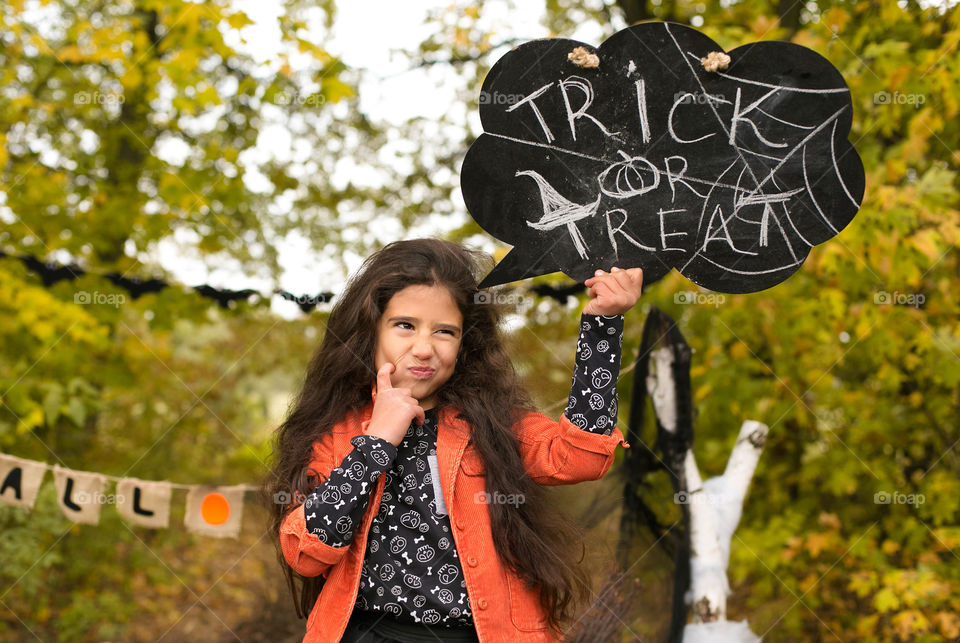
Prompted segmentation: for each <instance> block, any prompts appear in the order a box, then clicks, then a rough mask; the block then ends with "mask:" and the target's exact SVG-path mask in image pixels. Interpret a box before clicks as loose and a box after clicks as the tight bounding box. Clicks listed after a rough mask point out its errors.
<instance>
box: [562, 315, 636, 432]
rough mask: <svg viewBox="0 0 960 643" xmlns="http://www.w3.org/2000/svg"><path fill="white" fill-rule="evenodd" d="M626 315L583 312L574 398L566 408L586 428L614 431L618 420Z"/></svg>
mask: <svg viewBox="0 0 960 643" xmlns="http://www.w3.org/2000/svg"><path fill="white" fill-rule="evenodd" d="M622 341H623V315H588V314H585V313H584V314H581V315H580V338H579V340H578V341H577V360H576V364H575V365H574V367H573V382H572V384H571V386H570V400H569V401H568V402H567V408H566V410H565V411H564V412H563V414H564V415H566V416H567V419H569V420H570V421H571V422H573V423H574V424H576V425H577V426H579V427H580V428H581V429H583V430H584V431H589V432H591V433H600V434H603V435H610V434H611V433H613V429H614V427H615V426H616V423H617V378H618V377H619V375H620V349H621V343H622Z"/></svg>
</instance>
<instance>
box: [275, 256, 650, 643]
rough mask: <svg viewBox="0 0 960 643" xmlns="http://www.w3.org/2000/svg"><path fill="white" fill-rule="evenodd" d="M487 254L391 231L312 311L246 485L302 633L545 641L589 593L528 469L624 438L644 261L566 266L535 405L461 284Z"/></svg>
mask: <svg viewBox="0 0 960 643" xmlns="http://www.w3.org/2000/svg"><path fill="white" fill-rule="evenodd" d="M490 263H491V262H490V261H489V257H487V256H486V255H484V254H482V253H479V252H474V251H470V250H467V249H465V248H463V247H461V246H459V245H458V244H455V243H451V242H446V241H440V240H435V239H417V240H412V241H399V242H396V243H392V244H390V245H388V246H386V247H384V248H383V249H382V250H380V251H379V252H377V253H375V254H373V255H371V256H370V257H369V258H368V259H367V260H366V261H365V262H364V264H363V266H362V267H361V268H360V270H359V271H358V273H357V274H356V275H354V276H353V277H352V278H351V280H350V282H349V283H348V285H347V288H346V289H345V291H344V293H343V294H342V295H341V296H340V297H339V298H338V300H337V303H336V305H335V306H334V308H333V310H332V312H331V314H330V318H329V320H328V322H327V328H326V333H325V335H324V338H323V341H322V342H321V344H320V347H319V350H318V351H317V352H316V354H315V355H314V356H313V358H312V360H311V361H310V364H309V366H308V368H307V374H306V378H305V381H304V385H303V390H302V391H301V392H300V394H299V396H298V398H297V400H296V401H295V403H294V405H293V407H292V411H291V412H290V414H289V416H288V417H287V419H286V420H285V421H284V422H283V424H282V425H281V426H280V427H279V429H278V430H277V436H276V439H277V442H276V447H275V462H274V467H273V471H272V475H271V477H270V479H269V482H267V483H266V485H265V491H266V492H267V497H269V498H271V499H272V500H273V504H272V505H271V507H272V511H273V512H274V522H273V529H274V533H276V534H278V535H279V543H278V549H279V555H280V560H281V564H282V565H283V568H284V572H285V575H286V578H287V582H288V585H289V587H290V589H291V592H293V595H294V599H295V603H296V604H297V614H298V616H300V617H301V618H302V617H303V615H304V614H305V613H307V612H309V618H308V620H307V631H306V637H305V638H304V641H305V642H308V643H312V642H315V643H327V642H331V643H332V642H335V641H348V642H353V641H363V642H371V643H382V642H407V641H478V640H479V641H483V642H484V643H486V642H488V641H489V642H497V643H499V642H501V641H525V642H526V641H529V642H547V641H558V640H559V637H560V635H561V633H562V631H563V628H564V626H565V625H566V624H567V623H568V622H569V621H571V620H572V618H573V617H574V616H575V614H576V611H577V610H578V609H579V607H580V606H581V604H582V603H583V602H584V601H585V600H586V599H587V597H588V596H589V593H590V585H589V577H588V576H587V574H586V573H585V572H583V570H581V569H580V567H579V565H578V562H579V561H580V560H582V553H583V550H582V545H581V544H580V538H579V534H580V532H579V531H578V530H577V529H576V528H575V527H574V526H573V525H571V524H569V523H568V522H566V521H565V520H563V519H562V518H561V516H560V515H559V514H558V512H557V511H556V509H555V508H553V507H551V506H549V505H548V504H547V503H546V501H545V497H544V495H543V493H542V490H541V489H540V485H556V484H572V483H576V482H581V481H584V480H595V479H598V478H600V477H602V476H603V475H604V474H605V473H606V472H607V470H608V469H609V468H610V466H611V464H612V463H613V457H614V452H615V450H616V447H617V446H618V445H623V446H624V447H629V445H628V444H627V443H626V441H625V440H624V437H623V434H622V433H621V432H620V429H618V428H616V426H615V423H616V417H617V397H616V384H617V376H618V374H619V368H620V358H619V355H620V344H621V339H622V335H623V313H624V312H626V311H627V310H628V309H630V308H631V307H632V306H633V305H634V304H635V303H636V301H637V299H638V298H639V296H640V290H641V286H642V282H643V275H642V272H641V271H640V270H639V269H631V270H618V269H617V268H613V269H612V270H611V272H604V271H597V273H596V275H595V276H594V277H591V278H590V279H587V280H586V281H585V282H584V284H585V285H586V286H587V287H588V288H589V294H590V297H591V299H590V301H589V302H588V303H587V305H586V306H585V307H584V310H583V313H582V315H581V325H580V338H579V343H578V346H577V357H576V366H575V371H574V376H573V383H572V387H571V390H570V398H569V401H568V403H567V407H566V410H565V411H564V413H563V415H562V416H561V417H560V419H559V421H554V420H552V419H551V418H549V417H547V416H546V415H543V414H541V413H538V412H537V411H536V410H535V409H534V407H533V404H532V402H531V399H530V396H529V394H528V393H527V391H526V390H525V388H524V386H523V384H522V382H521V380H520V379H519V377H518V376H517V374H516V373H515V371H514V369H513V365H512V363H511V361H510V356H509V354H508V353H507V351H506V350H505V348H504V345H503V343H502V340H501V337H500V333H499V329H498V324H499V318H500V312H499V310H498V308H497V306H495V305H493V304H492V303H490V302H489V295H488V294H487V293H484V292H480V291H478V290H477V282H478V279H479V278H480V277H481V276H482V275H483V274H485V273H486V272H487V271H488V270H489V268H490ZM578 550H579V551H578ZM294 572H295V574H296V578H299V579H301V580H302V582H303V586H302V589H301V591H300V595H299V602H297V601H296V599H297V591H296V588H295V584H294Z"/></svg>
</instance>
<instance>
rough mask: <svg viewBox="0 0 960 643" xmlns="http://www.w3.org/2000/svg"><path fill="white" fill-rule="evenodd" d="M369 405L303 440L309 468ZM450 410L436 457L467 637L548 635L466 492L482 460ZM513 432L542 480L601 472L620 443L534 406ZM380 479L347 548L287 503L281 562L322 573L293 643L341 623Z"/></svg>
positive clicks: (343, 450) (355, 584)
mask: <svg viewBox="0 0 960 643" xmlns="http://www.w3.org/2000/svg"><path fill="white" fill-rule="evenodd" d="M373 398H374V399H376V392H374V393H373ZM372 413H373V404H372V402H371V404H370V405H369V406H367V407H366V408H365V409H364V410H363V411H362V412H359V413H357V412H353V413H350V414H348V415H347V417H346V418H345V419H343V420H341V421H340V422H338V423H337V425H336V426H335V427H334V428H333V431H332V432H331V433H328V434H325V435H324V436H323V438H321V439H320V440H318V441H317V442H315V443H314V444H313V454H312V455H313V457H312V460H311V462H310V465H309V466H311V467H313V469H314V470H316V471H317V473H318V474H320V475H322V476H323V479H324V480H325V479H326V478H327V477H328V476H329V475H330V472H331V471H332V470H333V469H334V468H335V467H336V466H338V465H339V464H340V462H341V461H342V460H343V458H344V457H345V456H346V455H347V454H348V453H349V452H350V451H351V450H352V449H353V445H352V444H350V438H352V437H354V436H356V435H360V434H362V433H365V432H366V430H367V426H368V425H369V424H370V416H371V414H372ZM455 415H456V413H455V412H454V411H453V410H452V409H449V408H441V409H440V412H439V416H438V421H439V422H438V423H439V427H438V433H437V459H438V461H439V465H440V471H441V475H442V479H441V481H440V482H441V486H442V488H443V499H444V502H445V503H446V506H447V510H448V512H449V517H450V526H451V531H452V534H453V540H454V543H455V544H456V547H457V555H458V558H459V560H460V563H461V565H462V566H463V574H464V580H465V581H466V584H467V594H468V597H469V601H470V610H471V612H472V614H473V621H474V625H475V627H476V629H477V636H478V638H479V639H480V641H481V643H507V642H509V643H514V642H516V641H522V642H524V643H556V641H557V640H558V639H557V638H556V637H555V636H554V635H553V634H552V633H551V630H550V629H549V628H548V627H547V625H546V622H545V620H544V615H543V610H542V609H541V607H540V602H539V600H538V598H537V594H536V592H535V591H534V590H531V589H529V588H527V587H526V586H525V584H524V582H523V580H522V579H520V578H519V577H518V576H516V574H514V573H513V572H512V570H510V569H509V568H508V567H504V566H503V565H502V564H501V563H500V559H499V558H498V556H497V553H496V548H495V547H494V544H493V536H492V534H491V530H490V517H489V514H488V512H487V506H486V504H484V503H483V502H477V501H476V500H475V497H476V494H479V493H483V492H484V491H485V486H484V474H485V468H484V463H483V460H482V459H481V458H480V455H479V454H478V453H477V452H476V450H475V449H474V447H473V445H472V444H470V431H469V425H468V424H467V423H466V422H464V421H463V420H460V419H457V418H455V417H454V416H455ZM515 430H516V432H517V437H518V438H519V440H520V448H521V452H522V455H523V462H524V467H525V468H526V470H527V473H528V474H529V475H530V477H531V478H533V480H534V481H536V482H537V483H538V484H543V485H557V484H573V483H576V482H582V481H584V480H597V479H599V478H602V477H603V476H604V474H606V472H607V471H608V470H609V469H610V465H611V464H613V454H614V451H616V448H617V445H620V444H622V445H623V446H624V447H626V448H630V445H629V444H627V442H626V440H625V439H624V437H623V434H622V433H621V432H620V429H619V428H614V431H613V433H612V434H611V435H598V434H595V433H590V432H587V431H584V430H582V429H580V428H579V427H578V426H577V425H575V424H573V423H572V422H570V420H568V419H567V418H566V416H563V415H561V416H560V420H559V421H554V420H552V419H550V418H549V417H547V416H546V415H544V414H542V413H528V414H527V415H525V416H524V418H523V419H522V420H521V421H520V422H519V423H518V424H517V425H516V426H515ZM384 478H385V476H380V477H379V478H378V479H377V482H376V484H375V485H374V488H373V490H372V491H371V493H370V501H369V504H368V505H367V509H366V512H365V513H364V515H363V519H362V521H361V524H360V527H359V528H358V529H357V531H356V533H355V534H354V537H353V540H352V541H351V543H350V545H349V546H347V547H331V546H330V545H327V544H325V543H322V542H320V539H319V538H317V536H315V535H314V534H311V533H310V532H308V531H307V528H306V519H305V517H304V513H303V505H302V504H301V505H299V506H298V507H296V508H295V509H294V510H293V511H290V512H289V513H288V514H287V516H286V517H285V518H284V521H283V523H282V524H281V526H280V544H281V548H282V549H283V555H284V558H286V560H287V562H288V563H289V564H290V566H291V567H292V568H293V569H294V570H295V571H296V572H297V573H298V574H300V575H302V576H317V575H320V574H322V575H323V576H324V577H325V578H326V582H325V583H324V586H323V590H322V591H321V593H320V596H319V597H318V598H317V602H316V604H315V605H314V606H313V609H312V610H311V612H310V617H309V618H308V619H307V631H306V636H304V639H303V643H336V642H337V641H339V640H340V637H341V636H342V635H343V632H344V630H346V627H347V621H349V620H350V615H351V613H352V612H353V606H354V601H355V600H356V598H357V590H358V588H359V586H360V574H361V565H362V563H363V556H364V553H365V552H366V547H367V535H368V533H369V531H370V525H371V523H372V521H373V518H374V517H375V516H376V515H377V511H378V509H379V507H380V498H381V495H382V494H383V486H384Z"/></svg>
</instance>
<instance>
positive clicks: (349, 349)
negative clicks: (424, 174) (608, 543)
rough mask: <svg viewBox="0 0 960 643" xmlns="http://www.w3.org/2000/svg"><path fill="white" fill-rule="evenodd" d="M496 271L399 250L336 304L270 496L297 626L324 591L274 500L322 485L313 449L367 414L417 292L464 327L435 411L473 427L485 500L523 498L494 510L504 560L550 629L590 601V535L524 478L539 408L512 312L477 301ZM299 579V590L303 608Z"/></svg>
mask: <svg viewBox="0 0 960 643" xmlns="http://www.w3.org/2000/svg"><path fill="white" fill-rule="evenodd" d="M492 265H493V260H492V259H491V258H490V257H489V256H488V255H486V254H485V253H482V252H480V251H476V250H471V249H468V248H465V247H463V246H461V245H459V244H456V243H453V242H449V241H443V240H440V239H414V240H408V241H397V242H394V243H391V244H389V245H387V246H385V247H384V248H383V249H381V250H380V251H378V252H376V253H374V254H372V255H371V256H370V257H368V258H367V259H366V261H365V262H364V263H363V265H362V266H361V267H360V269H359V270H358V271H357V273H356V274H355V275H354V276H353V277H352V278H351V279H350V280H349V282H348V284H347V287H346V289H345V290H344V292H343V294H342V295H341V296H340V297H339V298H338V299H337V303H336V304H335V306H334V307H333V310H332V311H331V313H330V317H329V320H328V321H327V328H326V333H325V334H324V337H323V340H322V341H321V343H320V347H319V349H318V350H317V351H316V353H315V354H314V355H313V357H312V358H311V360H310V363H309V365H308V366H307V372H306V376H305V378H304V381H303V387H302V389H301V390H300V392H299V394H298V395H297V397H296V399H295V400H294V401H293V403H292V405H291V409H292V410H291V411H290V412H289V415H288V417H287V418H286V420H284V421H283V423H282V424H281V425H280V426H279V427H278V429H277V431H276V434H275V436H274V444H273V448H274V454H273V455H274V459H273V465H272V470H271V472H270V474H269V476H268V477H267V479H266V480H265V481H264V483H263V485H262V488H261V498H262V502H263V503H264V504H265V505H266V506H267V507H269V510H270V512H271V514H272V517H273V521H272V533H273V535H274V544H275V546H276V548H277V557H278V559H279V560H280V563H281V566H282V567H283V570H284V573H285V576H286V579H287V584H288V586H289V588H290V591H291V593H292V595H293V599H294V604H295V606H296V608H297V615H298V616H299V617H300V618H303V617H305V615H307V614H308V613H309V612H310V610H311V608H312V607H313V605H314V603H315V601H316V599H317V597H318V596H319V593H320V589H321V588H322V583H323V579H321V578H309V577H304V576H301V575H300V574H297V573H296V572H294V571H293V570H292V569H291V568H290V566H289V565H288V564H287V562H286V560H285V559H284V557H283V553H282V551H281V549H280V542H279V535H278V534H279V529H280V525H281V523H282V522H283V518H284V515H285V511H286V509H287V506H285V505H284V504H281V503H278V502H274V498H275V497H276V494H281V493H282V494H290V495H291V496H293V497H297V498H302V497H303V496H302V495H300V494H303V495H306V494H309V493H310V492H311V491H312V490H313V489H314V488H315V487H316V485H317V484H318V479H317V478H314V477H312V476H311V475H309V474H308V472H307V471H306V469H307V465H308V463H309V460H310V456H311V448H312V445H313V443H314V442H315V441H316V440H318V439H319V438H320V437H321V436H322V435H324V434H325V433H327V432H329V431H330V430H331V429H332V427H333V426H334V424H336V423H337V422H338V421H339V420H341V419H342V418H343V417H344V416H345V415H346V414H347V413H348V412H351V411H360V410H362V409H363V408H365V407H366V406H367V405H368V404H370V390H371V387H372V385H373V383H374V382H375V381H376V369H375V367H374V351H375V348H376V340H377V324H378V322H379V320H380V316H381V315H382V314H383V311H384V310H385V309H386V307H387V302H389V301H390V298H391V297H393V295H394V294H395V293H396V292H398V291H400V290H403V289H404V288H406V287H407V286H413V285H427V286H431V285H438V286H443V287H445V288H447V290H449V291H450V294H451V295H452V296H453V299H454V300H455V301H456V303H457V306H458V307H459V309H460V312H461V314H462V315H463V334H462V339H461V344H460V349H459V353H458V356H457V364H456V368H455V369H454V372H453V374H452V375H451V377H450V379H449V380H447V382H445V383H444V385H443V386H441V387H440V388H439V389H438V390H437V406H438V407H443V406H450V407H452V408H454V409H456V410H457V411H458V412H459V415H460V417H461V418H462V419H464V420H466V422H467V424H468V425H469V426H470V427H471V440H472V441H473V444H474V446H475V448H476V449H477V451H478V453H479V455H480V456H481V457H482V459H483V461H484V463H485V465H486V488H487V491H488V492H491V493H493V492H494V491H496V492H499V493H505V494H522V495H521V496H520V497H523V498H524V502H523V503H521V504H519V505H510V504H507V503H492V504H489V505H487V506H488V508H489V511H490V522H491V529H492V532H493V541H494V544H495V546H496V549H497V555H498V556H499V558H500V560H501V561H502V562H503V564H505V565H507V566H509V567H510V568H512V569H513V570H514V571H515V572H516V573H517V574H518V575H519V576H520V577H521V578H523V579H525V580H526V581H527V582H528V583H529V584H530V586H531V587H536V588H537V589H538V591H539V598H540V603H541V605H542V607H543V610H544V613H545V615H546V618H547V623H548V625H549V626H550V627H551V628H553V629H554V631H555V632H556V633H558V634H559V633H561V632H562V629H563V628H564V626H565V625H566V624H567V622H568V621H570V620H571V619H572V618H573V617H574V616H575V614H576V612H577V610H578V609H579V608H580V606H581V604H582V603H583V602H584V601H585V600H586V599H587V597H588V595H589V592H590V583H589V576H588V575H587V574H586V573H585V572H584V571H583V570H582V569H581V566H580V564H579V563H580V562H581V561H582V560H583V553H584V550H583V545H582V532H581V530H580V529H578V528H577V527H575V526H574V525H573V524H572V523H571V522H569V521H568V520H567V519H566V518H564V517H563V516H562V515H561V514H560V513H559V512H558V511H557V509H556V508H555V507H553V506H552V505H551V504H550V503H548V502H547V498H546V497H545V495H544V492H543V490H542V489H541V488H540V486H539V485H538V484H536V483H535V482H534V481H533V480H532V479H531V478H530V477H529V476H528V475H527V474H526V472H525V470H524V467H523V462H522V460H521V455H520V445H519V441H518V439H517V436H516V435H515V434H514V432H513V428H512V427H513V425H514V424H515V423H516V422H517V421H518V420H519V418H520V417H521V416H522V415H523V414H524V413H525V412H528V411H532V410H535V408H534V405H533V402H532V400H531V398H530V394H529V393H528V392H527V389H526V387H525V386H524V385H523V382H522V381H521V380H520V377H519V376H518V375H517V373H516V371H515V370H514V367H513V363H512V362H511V360H510V357H509V355H508V354H507V351H506V349H505V348H504V344H503V341H502V338H501V335H500V331H499V323H500V318H501V315H502V314H503V310H502V309H501V308H500V307H498V305H496V303H490V302H489V301H487V300H488V299H489V298H486V297H479V298H478V297H476V294H477V293H478V290H477V283H478V280H479V279H480V277H481V276H482V275H484V274H486V273H487V272H488V271H489V270H490V268H491V267H492ZM505 409H510V410H511V411H510V412H509V413H506V412H504V410H505ZM294 506H295V505H294ZM578 550H579V551H578ZM295 579H299V581H300V582H302V587H301V590H300V593H299V597H298V595H297V588H296V582H295Z"/></svg>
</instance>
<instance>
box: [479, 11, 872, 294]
mask: <svg viewBox="0 0 960 643" xmlns="http://www.w3.org/2000/svg"><path fill="white" fill-rule="evenodd" d="M577 47H583V48H584V49H585V50H586V51H587V52H590V53H595V54H596V55H597V56H598V58H599V65H598V66H597V67H594V68H591V67H580V66H578V65H576V64H574V62H571V61H570V60H569V59H568V54H569V53H570V52H571V51H573V50H574V49H575V48H577ZM721 51H722V49H721V47H720V46H719V45H717V44H716V43H715V42H713V41H712V40H711V39H710V38H708V37H707V36H705V35H704V34H702V33H700V32H699V31H697V30H695V29H691V28H689V27H685V26H683V25H679V24H673V23H664V22H659V23H658V22H653V23H644V24H639V25H634V26H632V27H629V28H627V29H624V30H622V31H619V32H617V33H616V34H614V35H613V36H611V37H610V38H609V39H607V40H606V41H605V42H604V43H603V44H602V45H601V46H600V47H599V49H595V48H593V47H591V46H590V45H587V44H584V43H581V42H577V41H574V40H568V39H563V38H549V39H543V40H534V41H531V42H527V43H525V44H523V45H520V46H519V47H517V48H516V49H514V50H512V51H510V52H509V53H507V54H506V55H504V56H503V57H502V58H501V59H500V60H499V61H498V62H497V63H496V64H495V65H494V67H493V68H492V69H491V70H490V72H489V74H488V75H487V77H486V79H485V81H484V83H483V87H482V89H481V95H480V98H481V100H480V120H481V122H482V124H483V129H484V133H483V134H481V135H480V137H479V138H477V140H476V141H474V143H473V144H472V145H471V146H470V149H469V150H468V152H467V155H466V157H465V159H464V162H463V167H462V170H461V189H462V192H463V197H464V201H465V202H466V205H467V208H468V210H469V211H470V214H471V215H472V216H473V218H474V219H475V220H476V221H477V222H478V223H479V224H480V226H481V227H483V229H484V230H486V231H487V232H489V233H490V234H491V235H493V236H494V237H496V238H497V239H500V240H502V241H504V242H506V243H509V244H510V245H512V246H513V249H512V250H511V251H510V252H509V253H508V254H507V255H506V257H504V259H503V260H502V261H501V262H500V263H499V264H498V265H497V266H496V267H495V268H494V269H493V270H492V271H491V272H490V274H489V275H487V276H486V278H485V279H484V280H483V282H482V283H481V286H482V287H488V286H492V285H497V284H502V283H506V282H508V281H514V280H517V279H524V278H527V277H533V276H536V275H542V274H547V273H552V272H557V271H562V272H564V273H565V274H567V275H568V276H570V277H572V278H573V279H575V280H577V281H583V280H584V279H586V278H587V277H589V276H590V275H592V274H593V272H594V270H596V269H598V268H602V269H605V270H608V269H609V268H611V267H612V266H614V265H616V266H620V267H622V268H629V267H635V266H639V267H641V268H643V270H644V276H645V282H647V283H651V282H653V281H655V280H657V279H660V278H661V277H663V276H664V275H665V274H667V273H668V272H669V271H670V270H671V269H672V268H676V269H677V270H679V271H680V273H681V274H683V275H684V276H685V277H687V278H688V279H690V280H691V281H693V282H694V283H696V284H699V285H701V286H703V287H705V288H709V289H711V290H715V291H719V292H726V293H744V292H756V291H759V290H763V289H766V288H770V287H771V286H774V285H776V284H778V283H780V282H782V281H783V280H784V279H786V278H787V277H789V276H790V275H791V274H793V273H794V272H796V271H797V270H798V269H799V268H800V266H801V264H802V263H803V261H804V260H805V259H806V257H807V255H808V254H809V252H810V249H811V248H812V247H813V246H815V245H817V244H820V243H823V242H824V241H826V240H828V239H830V238H831V237H833V236H835V235H837V234H838V233H839V232H840V231H841V230H842V229H843V228H844V227H845V226H846V225H847V224H848V223H849V222H850V221H851V220H852V219H853V217H854V215H855V214H856V213H857V210H858V209H859V207H860V203H861V201H862V199H863V192H864V171H863V164H862V163H861V161H860V157H859V155H858V154H857V152H856V150H855V149H854V147H853V145H851V144H850V142H849V141H848V140H847V135H848V133H849V131H850V124H851V122H852V117H853V109H852V105H851V100H850V91H849V89H848V88H847V85H846V83H845V82H844V80H843V77H842V76H841V75H840V73H839V72H838V71H837V70H836V68H834V67H833V65H831V64H830V62H829V61H827V60H826V59H825V58H824V57H822V56H821V55H819V54H818V53H816V52H814V51H813V50H811V49H807V48H806V47H802V46H800V45H796V44H793V43H789V42H779V41H769V42H756V43H752V44H748V45H744V46H742V47H738V48H736V49H734V50H732V51H729V52H726V53H727V54H728V55H729V57H730V64H729V66H728V67H727V68H726V69H723V70H717V71H707V70H706V69H704V65H703V64H702V63H701V59H702V58H705V57H706V56H707V54H709V53H711V52H721Z"/></svg>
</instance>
